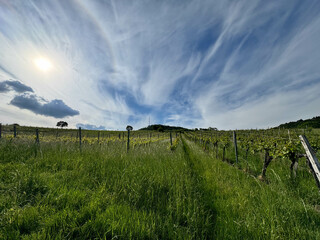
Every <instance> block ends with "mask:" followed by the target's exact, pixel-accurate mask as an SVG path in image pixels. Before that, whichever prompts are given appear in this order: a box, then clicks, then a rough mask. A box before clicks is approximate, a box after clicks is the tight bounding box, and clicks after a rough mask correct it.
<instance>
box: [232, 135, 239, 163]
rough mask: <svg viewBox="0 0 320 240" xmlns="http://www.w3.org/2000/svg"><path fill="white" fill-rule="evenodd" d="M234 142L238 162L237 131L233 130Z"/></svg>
mask: <svg viewBox="0 0 320 240" xmlns="http://www.w3.org/2000/svg"><path fill="white" fill-rule="evenodd" d="M233 143H234V151H235V154H236V163H237V164H238V146H237V134H236V131H233Z"/></svg>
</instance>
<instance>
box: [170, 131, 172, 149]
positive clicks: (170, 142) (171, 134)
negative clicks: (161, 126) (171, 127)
mask: <svg viewBox="0 0 320 240" xmlns="http://www.w3.org/2000/svg"><path fill="white" fill-rule="evenodd" d="M170 144H171V146H172V133H171V132H170Z"/></svg>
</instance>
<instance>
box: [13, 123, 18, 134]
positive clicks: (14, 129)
mask: <svg viewBox="0 0 320 240" xmlns="http://www.w3.org/2000/svg"><path fill="white" fill-rule="evenodd" d="M13 136H14V137H17V126H16V125H13Z"/></svg>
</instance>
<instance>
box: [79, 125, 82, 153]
mask: <svg viewBox="0 0 320 240" xmlns="http://www.w3.org/2000/svg"><path fill="white" fill-rule="evenodd" d="M81 143H82V141H81V127H79V144H80V150H81Z"/></svg>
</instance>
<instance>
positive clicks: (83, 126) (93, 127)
mask: <svg viewBox="0 0 320 240" xmlns="http://www.w3.org/2000/svg"><path fill="white" fill-rule="evenodd" d="M79 127H81V128H82V129H88V130H106V128H105V127H104V126H100V127H98V126H95V125H91V124H82V123H78V124H77V128H79Z"/></svg>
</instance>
